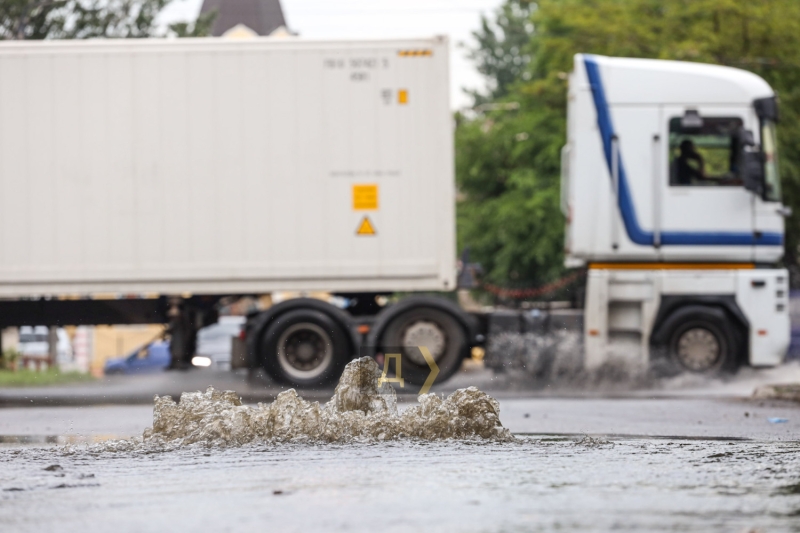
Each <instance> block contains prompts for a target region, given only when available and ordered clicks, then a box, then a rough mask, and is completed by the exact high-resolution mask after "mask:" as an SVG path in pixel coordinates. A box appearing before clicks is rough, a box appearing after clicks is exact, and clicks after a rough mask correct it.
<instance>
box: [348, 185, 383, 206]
mask: <svg viewBox="0 0 800 533" xmlns="http://www.w3.org/2000/svg"><path fill="white" fill-rule="evenodd" d="M367 209H378V186H377V185H376V184H374V183H371V184H368V185H353V210H355V211H363V210H367Z"/></svg>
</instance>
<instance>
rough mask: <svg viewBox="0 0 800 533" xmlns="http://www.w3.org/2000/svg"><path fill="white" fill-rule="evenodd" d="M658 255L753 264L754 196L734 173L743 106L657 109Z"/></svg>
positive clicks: (746, 114)
mask: <svg viewBox="0 0 800 533" xmlns="http://www.w3.org/2000/svg"><path fill="white" fill-rule="evenodd" d="M661 116H662V119H661V120H662V135H661V138H662V139H664V141H665V142H664V143H663V144H664V145H663V151H662V154H663V156H664V157H663V165H664V170H665V180H664V181H665V183H664V186H665V187H664V189H663V190H664V194H663V196H662V205H661V210H660V218H661V220H660V224H659V226H660V228H661V235H660V238H661V243H662V254H663V257H664V259H665V260H668V261H695V262H697V261H742V262H750V261H753V260H754V254H755V246H754V243H755V241H754V230H755V226H754V198H753V194H752V193H751V192H750V191H747V190H746V189H745V188H744V186H743V180H742V176H741V174H740V171H739V168H738V166H739V161H740V160H739V157H738V151H739V142H738V132H739V131H741V129H742V128H745V129H753V126H754V124H751V123H750V122H752V121H753V118H752V116H751V113H750V110H749V109H747V108H743V107H741V108H740V107H722V106H720V107H716V106H708V107H703V106H699V107H696V108H687V107H684V106H663V107H662V114H661Z"/></svg>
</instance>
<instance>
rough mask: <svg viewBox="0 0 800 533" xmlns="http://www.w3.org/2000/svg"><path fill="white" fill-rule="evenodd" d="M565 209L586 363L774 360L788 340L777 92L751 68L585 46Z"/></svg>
mask: <svg viewBox="0 0 800 533" xmlns="http://www.w3.org/2000/svg"><path fill="white" fill-rule="evenodd" d="M567 120H568V126H567V144H566V146H565V147H564V149H563V152H562V210H563V212H564V215H565V217H566V220H567V225H566V256H567V259H566V261H567V264H568V265H569V266H584V265H585V266H587V267H588V268H589V275H588V283H587V292H586V307H585V317H584V329H585V331H584V333H585V345H586V365H587V367H589V368H592V367H597V366H600V365H602V364H604V363H606V362H609V361H613V360H614V359H617V358H622V359H625V360H627V362H631V361H636V362H640V363H642V364H643V365H645V364H648V363H649V362H651V360H652V359H653V358H655V357H656V354H659V355H661V354H664V355H665V356H666V360H668V361H670V362H671V363H672V364H675V365H677V366H678V367H679V368H681V369H684V370H689V371H695V372H701V373H711V372H718V371H723V370H726V369H727V370H732V369H735V368H736V367H738V366H739V365H742V364H750V365H754V366H768V365H777V364H779V363H781V362H782V361H783V359H784V357H785V354H786V351H787V348H788V345H789V337H790V325H789V314H788V293H789V279H788V273H787V271H786V270H785V269H782V268H776V266H775V265H776V263H777V262H778V261H779V260H780V259H781V257H782V255H783V234H784V217H785V216H786V214H787V211H788V210H787V208H785V207H784V206H783V205H782V204H781V191H780V180H779V169H778V165H779V160H778V153H777V139H776V123H777V122H778V105H777V101H776V97H775V93H774V92H773V90H772V89H771V88H770V86H769V85H768V84H767V83H766V82H765V81H764V80H763V79H762V78H760V77H758V76H757V75H755V74H752V73H750V72H746V71H743V70H739V69H735V68H729V67H723V66H717V65H707V64H700V63H686V62H677V61H664V60H649V59H626V58H611V57H602V56H595V55H585V54H578V55H576V56H575V67H574V71H573V72H572V73H571V75H570V79H569V95H568V119H567Z"/></svg>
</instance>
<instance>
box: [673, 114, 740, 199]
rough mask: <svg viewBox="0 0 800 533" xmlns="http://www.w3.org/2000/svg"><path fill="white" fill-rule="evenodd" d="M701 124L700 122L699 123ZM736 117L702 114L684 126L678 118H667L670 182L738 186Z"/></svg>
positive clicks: (688, 184) (687, 184)
mask: <svg viewBox="0 0 800 533" xmlns="http://www.w3.org/2000/svg"><path fill="white" fill-rule="evenodd" d="M700 122H701V123H702V125H701V124H700ZM741 128H742V120H741V119H740V118H736V117H702V120H700V121H699V122H698V123H697V124H692V125H691V126H685V125H684V124H682V120H681V117H674V118H672V119H670V121H669V164H670V166H669V184H670V185H671V186H675V187H687V186H701V187H702V186H740V185H742V178H741V176H740V175H739V170H738V168H737V167H738V160H739V154H738V153H737V151H738V148H737V147H738V141H737V133H738V131H739V130H741Z"/></svg>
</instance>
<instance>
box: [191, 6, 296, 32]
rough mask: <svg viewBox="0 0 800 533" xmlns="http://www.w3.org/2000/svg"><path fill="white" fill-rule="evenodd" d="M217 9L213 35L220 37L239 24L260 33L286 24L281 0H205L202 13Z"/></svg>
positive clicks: (212, 30)
mask: <svg viewBox="0 0 800 533" xmlns="http://www.w3.org/2000/svg"><path fill="white" fill-rule="evenodd" d="M215 9H216V10H217V18H216V19H214V25H213V26H212V27H211V35H213V36H215V37H219V36H220V35H222V34H223V33H225V32H226V31H228V30H229V29H231V28H233V27H234V26H236V25H237V24H244V25H245V26H247V27H248V28H250V29H252V30H253V31H254V32H256V33H257V34H258V35H269V34H271V33H272V32H273V31H275V30H276V29H278V28H280V27H281V26H286V20H285V19H284V18H283V9H281V2H280V0H203V7H202V8H201V10H200V11H201V12H202V13H206V12H208V11H212V10H215Z"/></svg>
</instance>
